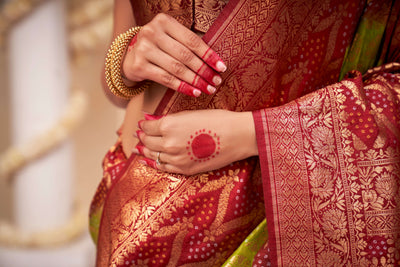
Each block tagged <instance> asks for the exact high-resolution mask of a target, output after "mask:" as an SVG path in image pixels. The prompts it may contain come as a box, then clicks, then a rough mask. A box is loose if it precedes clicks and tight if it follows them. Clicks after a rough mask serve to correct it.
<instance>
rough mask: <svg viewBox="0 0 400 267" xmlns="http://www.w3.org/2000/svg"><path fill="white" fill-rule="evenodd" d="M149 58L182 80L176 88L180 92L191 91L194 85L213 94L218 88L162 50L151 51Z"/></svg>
mask: <svg viewBox="0 0 400 267" xmlns="http://www.w3.org/2000/svg"><path fill="white" fill-rule="evenodd" d="M168 38H169V37H168ZM147 59H148V60H149V61H150V62H151V63H153V64H155V65H157V66H159V67H161V68H162V69H164V70H165V71H167V72H168V73H170V74H172V75H173V76H175V77H176V78H177V79H178V80H181V83H180V85H179V87H178V88H177V89H176V90H177V91H178V92H183V93H185V92H191V91H192V88H193V87H195V88H198V89H200V90H201V91H202V92H204V93H206V94H212V93H214V92H215V90H216V89H215V87H214V86H212V85H210V84H209V83H207V82H206V81H205V80H204V79H203V78H201V77H200V76H199V75H197V74H196V73H194V72H193V71H192V70H191V69H190V68H188V67H187V66H186V65H185V64H183V63H182V62H180V61H178V60H176V59H175V58H173V57H172V56H170V55H169V54H167V53H165V52H163V51H161V50H159V51H157V52H155V53H150V54H149V55H147Z"/></svg>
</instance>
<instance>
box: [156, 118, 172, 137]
mask: <svg viewBox="0 0 400 267" xmlns="http://www.w3.org/2000/svg"><path fill="white" fill-rule="evenodd" d="M159 121H160V124H159V127H160V132H161V135H166V133H167V132H168V130H169V128H170V127H169V123H168V121H167V120H166V119H165V118H161V119H160V120H159Z"/></svg>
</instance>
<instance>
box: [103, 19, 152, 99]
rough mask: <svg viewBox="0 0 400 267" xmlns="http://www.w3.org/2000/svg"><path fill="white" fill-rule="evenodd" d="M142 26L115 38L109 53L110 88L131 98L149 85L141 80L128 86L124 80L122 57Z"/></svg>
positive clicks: (118, 94)
mask: <svg viewBox="0 0 400 267" xmlns="http://www.w3.org/2000/svg"><path fill="white" fill-rule="evenodd" d="M141 28H142V27H140V26H137V27H133V28H130V29H129V30H128V31H126V32H124V33H122V34H120V35H119V36H118V37H117V38H115V40H114V42H113V43H112V44H111V46H110V49H109V50H108V53H107V58H106V66H105V74H106V81H107V85H108V88H110V90H111V92H112V93H113V94H114V95H116V96H118V97H121V98H124V99H131V98H132V97H133V96H135V95H137V94H140V93H141V92H143V91H144V90H145V89H147V88H148V87H149V82H144V83H143V82H140V83H138V85H139V86H135V87H131V88H130V87H127V86H126V85H125V83H124V82H123V80H122V74H121V64H122V58H123V55H124V52H125V49H126V46H127V45H128V43H129V41H130V40H132V38H133V37H135V35H136V34H137V33H138V32H139V31H140V29H141Z"/></svg>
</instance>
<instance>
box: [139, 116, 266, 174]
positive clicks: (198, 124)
mask: <svg viewBox="0 0 400 267" xmlns="http://www.w3.org/2000/svg"><path fill="white" fill-rule="evenodd" d="M145 117H146V120H142V121H140V122H139V128H140V129H141V130H139V131H137V135H138V138H139V139H140V141H141V142H142V144H140V145H138V146H136V148H135V149H134V151H133V152H134V153H136V154H142V155H144V156H145V157H146V158H145V160H144V161H143V163H144V164H147V165H149V166H152V167H154V168H156V169H159V170H162V171H166V172H171V173H181V174H185V175H192V174H196V173H201V172H205V171H211V170H215V169H218V168H221V167H223V166H226V165H228V164H230V163H232V162H234V161H237V160H241V159H244V158H248V157H250V156H254V155H258V148H257V143H256V136H255V129H254V122H253V116H252V114H251V112H231V111H226V110H198V111H184V112H180V113H176V114H172V115H168V116H165V117H156V116H153V115H145ZM159 153H160V154H159ZM157 159H158V161H159V163H157Z"/></svg>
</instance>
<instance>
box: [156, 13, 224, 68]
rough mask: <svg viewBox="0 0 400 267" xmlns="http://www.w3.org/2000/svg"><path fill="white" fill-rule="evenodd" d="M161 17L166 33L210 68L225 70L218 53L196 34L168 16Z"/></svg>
mask: <svg viewBox="0 0 400 267" xmlns="http://www.w3.org/2000/svg"><path fill="white" fill-rule="evenodd" d="M162 19H165V22H166V23H164V24H162V26H163V27H164V30H165V32H166V33H167V34H168V35H170V36H171V37H172V38H174V39H175V40H177V41H178V42H180V43H181V44H183V45H184V46H186V47H187V48H188V49H189V50H191V51H193V52H194V53H195V54H196V55H197V56H198V57H199V58H201V59H202V60H203V61H205V62H206V63H207V64H208V65H209V66H210V67H211V68H213V69H215V70H216V71H221V72H224V71H225V70H226V65H225V63H224V62H223V61H222V59H221V58H220V57H219V56H218V54H217V53H216V52H215V51H214V50H212V49H211V48H210V47H209V46H208V45H207V44H206V43H205V42H204V41H203V40H202V39H201V38H200V37H199V36H198V35H197V34H195V33H194V32H192V31H190V30H189V29H187V28H186V27H185V26H183V25H182V24H180V23H179V22H178V21H176V20H175V19H173V18H172V17H170V16H163V17H162Z"/></svg>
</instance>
